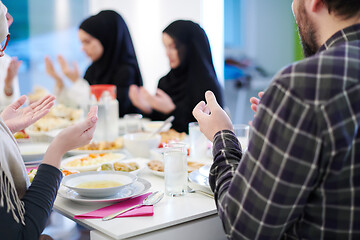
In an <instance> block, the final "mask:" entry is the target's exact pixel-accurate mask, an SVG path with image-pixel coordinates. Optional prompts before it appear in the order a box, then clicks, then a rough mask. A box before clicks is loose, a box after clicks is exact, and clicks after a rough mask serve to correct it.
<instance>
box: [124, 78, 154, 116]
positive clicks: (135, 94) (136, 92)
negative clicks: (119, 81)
mask: <svg viewBox="0 0 360 240" xmlns="http://www.w3.org/2000/svg"><path fill="white" fill-rule="evenodd" d="M129 98H130V100H131V102H132V104H133V105H134V106H135V107H137V108H138V109H140V110H141V111H142V112H143V113H147V114H149V113H151V112H152V108H151V106H150V104H149V103H148V102H147V101H146V100H145V98H144V96H143V94H142V93H141V92H140V88H139V87H138V86H137V85H134V84H132V85H130V87H129Z"/></svg>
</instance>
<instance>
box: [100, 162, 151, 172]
mask: <svg viewBox="0 0 360 240" xmlns="http://www.w3.org/2000/svg"><path fill="white" fill-rule="evenodd" d="M118 162H123V163H129V162H135V163H137V165H138V166H139V168H138V169H136V170H135V171H131V172H130V173H132V174H135V175H138V174H139V172H141V171H142V170H144V169H145V168H147V163H148V162H149V160H148V159H146V158H129V159H126V160H121V161H118ZM97 170H98V171H101V166H100V167H99V168H98V169H97ZM105 171H106V170H105ZM119 172H121V171H119Z"/></svg>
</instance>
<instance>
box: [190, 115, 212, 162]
mask: <svg viewBox="0 0 360 240" xmlns="http://www.w3.org/2000/svg"><path fill="white" fill-rule="evenodd" d="M189 139H190V157H191V158H192V159H194V160H195V159H200V158H205V157H206V152H207V149H208V145H209V140H208V139H207V138H206V137H205V135H204V134H203V133H202V132H201V131H200V127H199V124H198V123H197V122H191V123H189Z"/></svg>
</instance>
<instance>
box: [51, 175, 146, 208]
mask: <svg viewBox="0 0 360 240" xmlns="http://www.w3.org/2000/svg"><path fill="white" fill-rule="evenodd" d="M150 187H151V183H150V182H148V181H147V180H145V179H142V178H138V179H137V181H136V182H134V183H133V184H131V185H128V186H126V187H124V188H123V189H121V191H120V192H118V193H117V194H116V195H114V196H110V197H105V198H86V197H83V196H81V195H79V194H78V193H76V192H75V191H73V190H71V189H69V188H67V187H65V186H61V187H60V188H59V191H58V196H60V197H62V198H65V199H68V200H71V201H75V202H82V203H104V202H120V201H124V200H127V199H129V198H133V197H137V196H140V195H142V194H144V193H145V192H146V191H148V190H149V189H150Z"/></svg>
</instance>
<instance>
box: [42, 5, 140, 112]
mask: <svg viewBox="0 0 360 240" xmlns="http://www.w3.org/2000/svg"><path fill="white" fill-rule="evenodd" d="M79 38H80V41H81V44H82V48H83V50H84V52H85V53H86V55H87V56H88V57H89V58H90V59H91V61H92V64H91V65H90V66H89V67H88V69H87V70H86V73H85V76H84V79H85V80H86V81H84V80H83V79H81V78H80V77H79V73H78V71H77V68H76V66H74V68H71V67H70V66H68V64H67V63H66V62H65V60H64V58H62V57H61V56H59V58H58V60H59V63H60V65H61V67H62V70H63V72H64V74H65V75H66V76H67V77H68V78H69V79H70V80H72V82H74V85H73V86H72V88H70V89H67V91H68V92H66V91H63V90H65V88H64V84H63V81H62V79H61V78H60V77H59V75H58V74H57V73H56V72H55V70H54V68H53V67H52V63H51V61H50V59H49V58H46V65H47V72H48V73H49V74H50V75H51V76H52V77H54V78H55V80H56V83H57V91H56V92H58V93H60V92H63V94H65V96H64V97H61V94H59V95H60V96H59V97H60V98H61V99H66V98H70V99H74V98H76V97H77V96H84V97H83V98H82V99H77V100H76V99H75V100H74V101H75V102H78V103H81V102H83V101H84V99H85V101H87V100H88V97H89V96H88V93H89V87H88V85H89V84H90V85H94V84H113V85H116V87H117V100H118V101H119V114H120V116H123V115H124V114H126V113H134V112H137V111H138V110H137V109H136V108H135V107H134V106H133V105H132V103H131V101H130V99H129V96H128V91H129V86H130V85H131V84H135V85H137V86H141V85H142V78H141V73H140V69H139V65H138V62H137V58H136V54H135V50H134V46H133V43H132V40H131V36H130V33H129V30H128V28H127V25H126V23H125V21H124V19H123V18H122V17H121V16H120V15H119V14H118V13H116V12H114V11H112V10H105V11H101V12H100V13H98V14H97V15H94V16H91V17H89V18H87V19H86V20H84V21H83V22H82V23H81V25H80V29H79ZM73 90H74V91H77V92H76V93H74V92H72V91H73ZM84 90H86V91H87V92H85V93H84ZM79 92H80V95H79V94H78V93H79ZM86 93H87V94H86ZM59 97H58V99H59Z"/></svg>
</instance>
